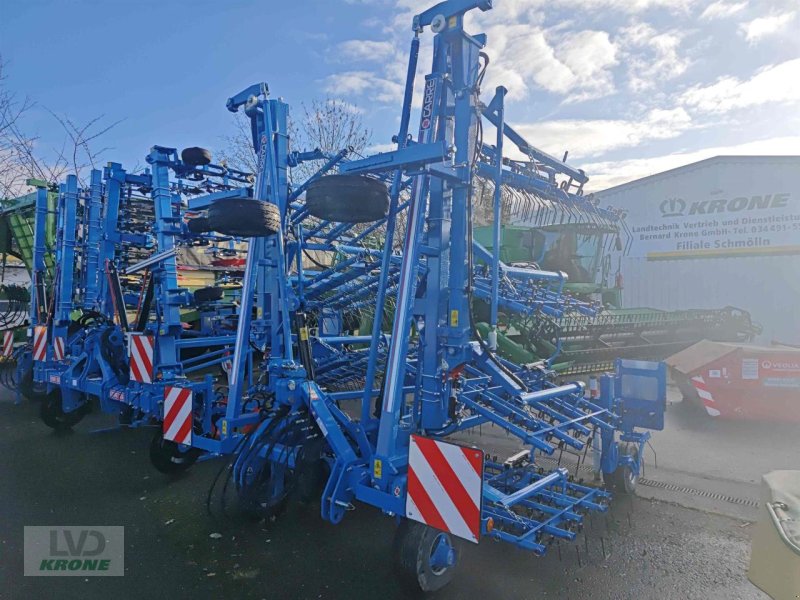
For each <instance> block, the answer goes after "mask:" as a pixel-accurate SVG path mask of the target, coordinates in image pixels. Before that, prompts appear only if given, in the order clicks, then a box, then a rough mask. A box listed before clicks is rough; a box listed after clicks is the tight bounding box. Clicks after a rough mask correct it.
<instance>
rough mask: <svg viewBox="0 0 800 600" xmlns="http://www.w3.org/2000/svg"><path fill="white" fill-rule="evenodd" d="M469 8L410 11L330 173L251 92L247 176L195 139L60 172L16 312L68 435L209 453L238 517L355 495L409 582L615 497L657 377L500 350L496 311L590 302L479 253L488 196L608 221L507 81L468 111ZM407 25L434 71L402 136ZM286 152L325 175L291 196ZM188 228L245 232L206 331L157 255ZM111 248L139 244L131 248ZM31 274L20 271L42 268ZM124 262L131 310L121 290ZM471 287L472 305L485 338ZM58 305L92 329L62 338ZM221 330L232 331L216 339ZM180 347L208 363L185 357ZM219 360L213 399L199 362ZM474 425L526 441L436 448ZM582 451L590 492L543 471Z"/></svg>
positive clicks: (654, 402) (635, 368) (413, 51)
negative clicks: (375, 137)
mask: <svg viewBox="0 0 800 600" xmlns="http://www.w3.org/2000/svg"><path fill="white" fill-rule="evenodd" d="M491 8H492V6H491V1H490V0H447V1H445V2H441V3H440V4H437V5H436V6H434V7H432V8H430V9H428V10H426V11H424V12H422V13H420V14H418V15H417V16H415V17H414V19H413V23H412V34H413V35H412V39H411V47H410V52H409V61H408V70H407V76H406V81H405V86H404V95H403V106H402V109H401V113H400V121H399V123H400V127H399V131H398V133H397V136H396V137H395V138H394V140H395V142H396V149H395V150H393V151H390V152H384V153H380V154H375V155H372V156H367V157H365V158H359V159H357V160H351V156H350V154H351V153H350V152H349V150H348V149H342V150H341V151H340V152H338V153H335V154H325V153H322V152H320V151H319V150H313V151H308V152H301V151H293V150H291V148H290V146H289V141H290V140H289V129H288V123H287V117H288V112H289V107H288V105H287V104H286V103H285V102H283V101H282V100H281V99H275V98H271V97H270V95H269V90H268V87H267V85H266V84H264V83H261V84H256V85H253V86H251V87H249V88H247V89H245V90H243V91H242V92H240V93H238V94H236V95H235V96H233V97H231V98H230V99H229V100H228V102H227V108H228V109H229V110H230V111H233V112H237V111H243V112H244V114H245V115H246V117H247V118H248V119H249V121H250V124H251V128H252V138H253V147H254V150H255V153H256V155H257V157H258V160H257V164H258V168H257V171H256V173H254V174H253V176H252V177H251V176H250V175H248V174H245V173H239V172H233V171H231V170H229V169H227V168H225V167H224V166H217V165H212V164H211V159H210V156H209V155H208V153H207V152H205V151H203V150H201V149H199V148H195V149H187V150H186V151H184V153H183V156H182V158H180V159H179V158H178V156H177V152H176V151H175V150H173V149H170V148H163V147H158V146H156V147H154V148H153V150H152V151H151V153H150V154H149V156H148V158H147V162H148V164H149V165H150V171H148V172H146V173H144V174H141V175H131V174H128V173H126V172H125V171H124V170H122V168H121V167H120V166H119V165H115V164H111V165H110V166H109V167H108V168H107V169H106V170H105V172H104V173H99V172H93V173H92V178H91V185H90V186H89V187H88V188H87V189H85V190H81V189H78V185H77V181H76V180H75V178H74V177H70V178H68V179H67V181H66V183H65V184H64V185H63V186H62V188H61V190H60V192H59V206H58V218H59V232H60V233H59V236H58V240H57V246H58V249H57V258H58V260H57V264H58V265H61V268H60V269H57V273H56V276H55V278H56V281H55V284H54V292H53V302H52V303H51V304H52V308H49V307H48V304H47V302H46V300H45V299H44V298H40V297H39V295H38V294H39V292H38V289H39V287H40V286H39V283H38V281H37V276H35V277H34V286H33V288H34V294H33V295H34V302H33V303H32V308H31V319H32V325H33V331H34V334H33V340H34V343H33V349H32V353H33V356H32V359H33V365H34V366H33V373H34V379H35V380H36V381H38V382H41V383H43V384H46V386H47V389H48V392H49V393H48V400H47V401H46V402H45V403H44V404H43V406H44V407H45V409H44V410H45V411H48V412H47V416H48V417H49V418H51V419H55V421H56V425H59V424H63V425H69V424H70V423H71V422H72V421H74V419H76V418H77V415H80V414H81V411H82V410H83V409H84V407H85V406H86V402H87V399H88V398H89V397H96V398H99V401H100V405H101V406H102V407H103V408H105V409H106V410H115V411H119V412H120V414H121V416H122V417H123V420H124V422H125V423H127V424H133V425H136V424H151V423H154V422H155V423H159V424H160V426H159V427H158V431H157V434H156V436H155V438H154V444H153V447H152V448H151V458H152V459H153V462H154V463H155V464H156V466H157V467H159V468H160V469H161V470H163V471H175V470H179V469H183V468H186V467H187V466H188V465H189V464H191V462H193V460H195V459H196V457H197V456H198V455H199V454H201V453H205V454H206V455H209V456H211V455H228V456H229V459H230V461H231V467H230V468H229V469H228V470H227V471H226V470H225V468H224V467H225V465H223V470H222V471H221V473H227V476H228V478H227V480H225V483H224V485H223V486H222V494H223V498H224V494H225V493H226V491H229V490H230V491H233V492H234V493H235V494H236V496H237V500H238V504H239V507H240V508H241V509H242V510H244V511H245V512H247V513H251V514H253V515H255V516H258V517H267V516H272V515H275V514H277V513H278V512H279V511H280V509H281V507H282V506H283V505H284V504H285V502H286V500H287V499H288V498H289V497H290V496H291V494H292V493H293V492H302V494H303V495H305V496H313V494H314V492H315V491H316V493H317V494H318V497H319V498H320V505H321V507H320V510H321V516H322V518H323V519H324V520H327V521H329V522H331V523H339V522H340V521H342V519H343V517H344V515H345V514H346V513H347V512H348V511H350V510H352V509H353V508H354V507H355V506H356V505H357V504H358V503H362V504H368V505H372V506H375V507H377V508H379V509H380V510H381V511H383V512H384V513H385V514H386V515H388V516H390V517H393V518H394V519H396V521H397V523H398V529H397V534H396V539H395V545H394V549H395V558H396V562H397V567H398V569H399V572H400V573H401V575H402V577H403V579H404V580H405V581H406V582H408V583H409V584H410V585H412V586H415V587H417V588H420V589H422V590H423V591H434V590H437V589H439V588H441V587H443V586H444V585H445V584H447V583H448V582H449V581H450V580H451V579H452V577H453V574H454V572H455V568H456V566H457V563H458V560H459V546H458V544H457V540H458V539H464V540H467V541H468V542H472V543H478V542H479V541H481V540H482V539H486V538H492V539H497V540H502V541H506V542H509V543H511V544H513V545H516V546H518V547H521V548H525V549H528V550H531V551H533V552H534V553H536V554H542V553H544V552H545V551H546V549H547V547H548V545H549V544H551V543H553V542H558V541H559V540H574V539H575V536H576V532H577V531H578V530H579V529H580V528H581V526H582V524H583V522H584V519H585V516H586V515H587V514H589V513H592V512H603V511H606V510H607V509H608V506H609V503H610V502H611V500H612V495H611V493H612V492H614V493H619V494H625V493H630V492H632V491H633V488H634V486H635V483H636V479H637V477H638V475H639V473H640V472H641V469H642V462H643V459H642V456H643V449H644V445H645V444H646V443H647V440H648V439H649V436H650V434H649V432H648V431H646V430H649V429H660V428H662V427H663V413H664V408H665V400H666V390H665V386H666V382H665V368H664V366H663V365H660V364H657V363H650V362H643V361H633V360H621V361H617V363H616V365H615V372H614V373H608V374H605V375H603V376H602V377H601V378H600V386H599V394H597V395H589V396H587V395H586V394H585V393H584V392H585V390H584V385H583V384H582V383H579V382H575V383H556V381H555V377H556V373H555V372H554V371H553V370H552V369H551V365H550V361H537V362H534V363H529V364H519V363H515V362H512V361H510V360H508V359H507V358H504V357H502V356H501V355H500V354H499V353H498V320H499V318H500V316H499V315H500V313H501V311H502V312H503V313H505V314H509V313H513V314H516V315H523V316H534V315H547V316H549V317H552V318H562V317H564V316H568V315H594V314H596V312H597V310H598V309H599V308H600V306H599V304H598V303H595V302H592V301H590V300H586V299H581V298H579V297H575V296H572V295H569V294H567V293H566V290H565V285H566V284H567V280H568V277H567V274H565V273H563V272H560V271H547V270H541V269H536V268H530V267H529V266H528V267H519V266H515V265H512V264H508V263H506V262H503V261H502V260H501V256H500V250H499V249H500V248H502V239H501V238H502V230H501V220H502V219H501V217H502V214H503V205H504V203H507V202H509V201H511V200H510V198H512V199H513V201H515V202H517V203H519V202H525V203H527V210H530V211H533V212H535V211H545V212H549V213H563V214H570V215H578V216H580V218H582V219H585V220H589V221H591V222H595V223H615V222H617V221H618V220H619V215H618V214H617V213H616V212H615V211H613V210H610V209H604V208H601V207H599V206H598V205H597V204H596V203H595V202H593V201H592V200H591V199H590V198H588V197H585V196H584V194H583V189H584V185H585V183H586V182H587V181H588V178H587V176H586V175H585V173H584V172H583V171H582V170H580V169H576V168H574V167H572V166H570V165H569V164H567V163H566V162H565V161H563V160H560V159H558V158H555V157H553V156H551V155H549V154H547V153H545V152H543V151H541V150H539V149H537V148H535V147H534V146H532V145H531V144H529V143H528V142H527V141H526V140H525V139H524V138H523V137H522V136H521V135H520V134H519V133H518V132H517V131H516V130H515V129H514V128H513V127H512V126H511V125H509V124H508V123H506V120H505V110H504V104H505V96H506V90H505V88H503V87H498V88H497V89H496V90H495V91H494V94H493V96H492V97H491V99H489V101H488V102H485V101H483V100H482V99H481V84H482V82H483V80H484V76H485V74H486V71H487V69H488V68H489V59H488V56H487V55H486V54H485V53H484V52H483V48H484V47H485V45H486V43H487V39H486V36H485V35H484V34H469V33H467V32H466V31H464V28H463V26H464V20H465V15H466V14H467V13H468V12H469V11H472V10H474V9H479V10H481V11H487V10H489V9H491ZM426 31H430V32H431V33H432V34H433V40H432V43H433V52H432V65H431V69H430V72H429V74H428V75H426V76H425V79H424V83H423V84H422V85H421V88H422V98H421V102H420V106H421V110H420V114H419V126H418V129H417V134H416V136H414V135H411V134H410V130H411V115H412V105H414V103H413V96H414V91H415V80H416V75H417V67H418V65H417V62H418V57H419V51H420V44H421V41H422V37H423V35H424V34H425V33H426ZM509 147H510V148H511V152H509V151H508V148H509ZM511 154H513V155H514V156H516V157H517V158H514V159H511V158H509V155H511ZM520 157H522V158H520ZM307 161H314V162H315V164H317V165H321V166H320V167H319V170H318V171H317V173H316V174H314V175H313V176H312V177H311V178H309V179H308V180H307V181H304V182H302V183H300V184H297V182H296V181H295V182H292V181H291V178H290V176H289V175H290V172H291V169H293V168H294V167H296V166H298V165H299V164H301V163H303V162H307ZM170 173H172V174H173V180H171V179H170ZM485 185H489V186H490V188H491V190H492V193H491V197H490V201H489V206H490V208H491V212H492V219H491V220H492V223H493V226H492V227H493V229H492V244H491V249H487V247H486V246H485V245H481V244H479V243H478V242H477V240H475V239H473V223H474V222H475V218H474V212H475V210H476V206H477V204H478V201H477V199H476V189H477V188H478V187H479V186H485ZM134 198H135V199H136V200H137V202H140V203H141V204H142V205H145V204H146V205H148V206H150V207H151V208H150V210H151V211H152V216H151V217H149V218H150V219H151V222H149V223H147V222H146V221H147V218H146V219H145V223H143V224H142V223H140V222H139V221H135V220H134V221H130V220H129V219H126V218H121V215H123V213H124V211H122V210H121V209H122V206H123V205H124V204H125V203H126V202H129V201H131V200H132V199H134ZM98 211H99V212H98ZM125 214H129V213H125ZM189 214H191V217H192V218H191V219H189V220H186V221H185V220H184V219H185V217H187V216H188V215H189ZM98 215H99V216H98ZM132 224H135V225H136V226H134V227H132V226H131V225H132ZM140 225H141V226H140ZM38 229H39V223H38V221H37V231H38ZM77 231H80V234H76V232H77ZM38 239H39V240H40V241H41V242H42V244H41V245H37V246H36V247H37V249H39V248H43V247H44V246H43V238H41V237H40V238H38ZM203 239H205V240H206V241H209V240H212V241H214V242H215V243H219V242H225V241H226V240H228V241H231V242H237V241H240V240H246V241H247V242H246V243H247V251H246V260H245V264H244V271H243V273H242V274H241V279H240V283H241V291H240V294H239V306H238V309H236V308H232V309H231V308H230V307H229V308H218V309H210V310H209V313H208V323H210V325H209V326H208V327H207V328H205V329H204V328H203V327H201V329H200V330H199V331H191V332H189V331H187V330H186V329H185V327H184V326H183V325H182V320H181V313H180V309H181V308H182V307H187V306H189V307H191V306H194V301H193V300H192V299H191V298H189V295H188V294H187V292H186V290H185V289H183V288H181V287H180V286H179V285H178V282H177V279H176V262H175V261H176V259H175V254H176V250H177V248H178V247H179V246H186V245H191V244H192V243H194V241H196V240H203ZM90 240H95V241H96V240H100V242H101V243H99V244H97V245H95V243H94V242H92V241H90ZM131 248H138V249H140V250H141V251H142V252H140V253H139V255H138V256H137V258H136V259H132V258H129V256H130V255H129V253H128V250H129V249H131ZM39 258H42V257H41V255H39ZM34 263H35V265H37V266H36V267H35V268H34V274H36V272H37V271H41V267H42V263H41V261H40V260H36V259H35V260H34ZM73 264H75V265H79V268H77V269H74V270H73V269H71V268H69V266H71V265H73ZM64 265H67V267H64ZM143 271H147V272H148V273H149V276H148V277H146V278H142V281H141V282H140V285H139V293H138V296H137V297H138V298H140V300H139V301H137V304H138V305H139V310H138V313H137V317H136V318H135V319H134V320H133V321H129V320H128V318H127V315H126V310H125V306H126V303H127V304H130V302H129V300H126V297H125V296H126V294H125V292H124V290H123V289H122V288H123V286H122V283H121V281H122V279H121V276H122V275H130V274H136V273H140V272H143ZM476 298H477V299H480V300H481V302H483V303H484V304H485V305H486V307H487V308H488V311H487V312H488V315H487V319H486V326H485V328H484V334H481V332H480V331H479V328H478V327H477V326H476V323H475V319H474V318H473V306H474V302H475V299H476ZM76 309H80V310H81V311H83V314H88V315H91V316H90V317H87V318H86V319H85V320H84V322H81V318H82V317H81V318H79V319H78V322H79V326H78V327H73V330H71V329H70V326H71V323H73V322H74V318H73V313H74V311H75V310H76ZM225 311H227V312H225ZM228 317H231V318H228ZM215 318H217V320H215ZM219 318H222V319H223V320H226V319H227V321H226V322H227V323H229V324H230V325H231V327H232V326H233V324H235V328H231V329H230V330H229V331H228V330H226V329H224V328H223V327H221V326H219V327H218V326H217V325H220V323H221V322H220V321H219ZM89 321H91V322H89ZM215 323H216V325H214V324H215ZM37 336H39V337H38V338H37ZM37 339H41V340H43V341H42V342H37ZM191 348H203V349H209V351H208V352H205V353H203V354H202V355H201V356H200V358H190V357H188V355H187V354H186V353H185V351H186V350H187V349H191ZM223 362H224V363H227V364H228V377H227V385H226V386H220V385H216V384H217V381H216V379H215V377H214V376H213V375H212V374H211V373H210V372H209V371H208V369H209V368H210V367H212V366H216V365H219V364H222V363H223ZM215 386H216V387H215ZM43 416H44V413H43ZM59 422H60V423H59ZM484 424H491V425H494V426H495V427H496V428H499V429H500V430H503V431H505V432H507V433H508V434H509V435H510V436H512V437H514V438H516V439H517V440H518V443H519V444H520V445H521V446H523V447H524V451H523V452H521V453H517V454H515V455H513V456H512V457H509V458H508V459H506V460H502V459H496V458H492V457H490V455H489V453H488V451H487V449H479V448H475V447H472V446H470V445H465V444H464V443H463V442H460V441H458V440H463V439H464V437H463V434H464V433H465V432H469V431H473V430H475V429H476V428H478V427H480V426H482V425H484ZM592 448H595V449H596V451H597V453H598V455H599V465H600V470H601V471H602V473H603V478H604V480H605V482H606V484H607V487H608V488H610V491H609V490H608V489H603V488H601V487H598V486H593V485H588V484H584V483H583V482H581V481H576V480H575V478H574V477H573V476H572V475H571V474H570V472H569V470H568V469H567V468H565V467H563V466H557V467H555V468H552V467H546V465H548V464H549V462H548V461H546V460H542V457H547V456H550V455H554V454H556V453H559V454H560V453H562V452H564V451H565V450H566V451H568V452H570V453H572V454H573V455H575V456H584V457H585V456H586V454H587V453H588V452H589V451H590V450H592ZM215 483H216V482H215ZM229 483H232V486H229ZM213 491H214V490H213V489H212V492H213ZM209 496H211V494H210V495H209Z"/></svg>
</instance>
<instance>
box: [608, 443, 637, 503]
mask: <svg viewBox="0 0 800 600" xmlns="http://www.w3.org/2000/svg"><path fill="white" fill-rule="evenodd" d="M619 452H620V454H623V455H626V456H633V457H634V458H636V457H638V456H639V447H638V446H637V445H636V444H631V443H630V442H626V443H625V444H624V445H623V446H622V447H621V448H620V450H619ZM638 481H639V476H638V475H634V474H633V471H631V469H630V468H628V467H617V469H616V470H615V471H614V472H613V473H603V482H604V483H605V484H606V487H608V488H609V489H611V490H612V491H614V492H616V493H617V494H621V495H625V496H630V495H632V494H635V493H636V484H637V483H638Z"/></svg>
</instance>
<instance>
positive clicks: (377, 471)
mask: <svg viewBox="0 0 800 600" xmlns="http://www.w3.org/2000/svg"><path fill="white" fill-rule="evenodd" d="M382 475H383V462H382V461H381V459H380V458H376V459H375V462H373V463H372V476H373V477H374V478H375V479H380V478H381V476H382Z"/></svg>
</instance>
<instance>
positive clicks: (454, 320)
mask: <svg viewBox="0 0 800 600" xmlns="http://www.w3.org/2000/svg"><path fill="white" fill-rule="evenodd" d="M450 327H458V311H457V310H451V311H450Z"/></svg>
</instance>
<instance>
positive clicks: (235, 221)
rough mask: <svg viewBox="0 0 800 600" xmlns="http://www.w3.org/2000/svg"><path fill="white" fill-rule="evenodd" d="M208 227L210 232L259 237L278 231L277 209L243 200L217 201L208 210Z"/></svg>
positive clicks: (278, 217) (256, 201)
mask: <svg viewBox="0 0 800 600" xmlns="http://www.w3.org/2000/svg"><path fill="white" fill-rule="evenodd" d="M208 225H209V227H210V228H211V230H212V231H218V232H220V233H223V234H225V235H234V236H238V237H260V236H265V235H272V234H274V233H277V232H278V231H280V228H281V215H280V211H279V210H278V207H277V206H275V205H274V204H271V203H269V202H260V201H258V200H250V199H245V198H224V199H222V200H217V201H216V202H215V203H214V204H212V205H211V207H210V208H209V209H208Z"/></svg>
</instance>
